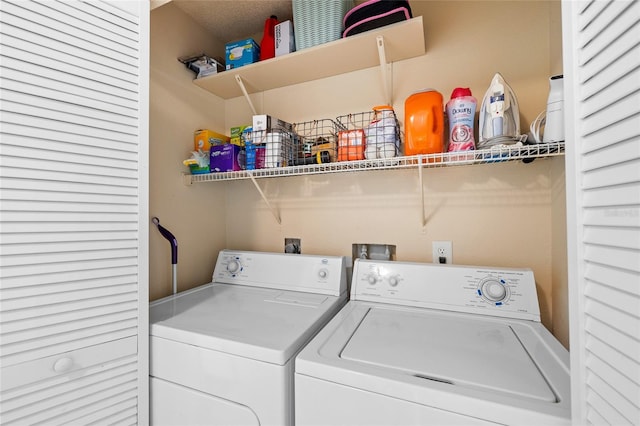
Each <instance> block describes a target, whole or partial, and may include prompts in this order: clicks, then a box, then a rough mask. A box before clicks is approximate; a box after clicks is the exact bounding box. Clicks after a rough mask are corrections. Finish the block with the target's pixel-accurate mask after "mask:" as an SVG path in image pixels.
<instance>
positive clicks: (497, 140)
mask: <svg viewBox="0 0 640 426" xmlns="http://www.w3.org/2000/svg"><path fill="white" fill-rule="evenodd" d="M479 112H480V114H479V115H480V117H479V121H480V129H479V136H480V142H479V143H478V148H485V147H490V146H492V145H496V144H513V143H516V142H518V141H519V140H520V139H521V135H520V109H519V108H518V99H517V98H516V95H515V93H514V92H513V89H512V88H511V86H509V84H507V82H506V81H505V79H504V78H503V77H502V75H500V73H496V75H494V76H493V79H492V80H491V85H490V86H489V89H487V92H486V93H485V95H484V98H483V99H482V105H481V107H480V111H479Z"/></svg>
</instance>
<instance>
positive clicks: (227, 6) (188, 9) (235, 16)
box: [173, 0, 293, 43]
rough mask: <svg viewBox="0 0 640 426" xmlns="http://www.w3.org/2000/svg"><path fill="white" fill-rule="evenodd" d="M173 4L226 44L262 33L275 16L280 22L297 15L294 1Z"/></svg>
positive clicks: (180, 0)
mask: <svg viewBox="0 0 640 426" xmlns="http://www.w3.org/2000/svg"><path fill="white" fill-rule="evenodd" d="M173 4H175V5H176V6H177V7H178V8H180V9H182V11H184V12H185V13H186V14H187V15H189V16H190V17H191V18H193V20H194V21H196V22H197V23H199V24H200V25H201V26H203V27H204V28H206V29H207V30H208V31H209V32H210V33H211V34H212V35H213V36H214V37H215V38H216V39H217V40H220V41H221V42H223V43H227V42H229V41H234V40H238V39H242V38H245V37H250V36H252V35H254V34H256V33H262V31H263V29H264V21H265V20H266V19H267V18H268V17H269V16H271V15H276V16H277V17H278V20H279V21H286V20H288V19H292V17H293V11H292V9H291V0H173ZM256 41H257V42H260V41H259V40H256Z"/></svg>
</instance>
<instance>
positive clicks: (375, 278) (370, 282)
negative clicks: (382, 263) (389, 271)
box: [367, 275, 378, 285]
mask: <svg viewBox="0 0 640 426" xmlns="http://www.w3.org/2000/svg"><path fill="white" fill-rule="evenodd" d="M367 281H369V284H371V285H375V283H377V282H378V278H377V277H376V276H375V275H369V278H367Z"/></svg>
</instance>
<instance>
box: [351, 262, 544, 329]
mask: <svg viewBox="0 0 640 426" xmlns="http://www.w3.org/2000/svg"><path fill="white" fill-rule="evenodd" d="M351 299H352V300H367V301H377V302H383V303H393V304H401V305H406V306H417V307H430V308H436V309H445V310H453V311H458V312H469V313H481V314H486V315H495V316H502V317H512V318H519V319H532V320H536V321H540V308H539V305H538V296H537V291H536V283H535V279H534V276H533V272H532V271H531V270H530V269H524V268H522V269H520V268H518V269H516V268H495V267H482V266H462V265H437V264H433V263H414V262H396V261H373V260H362V259H358V260H356V263H355V265H354V270H353V280H352V284H351Z"/></svg>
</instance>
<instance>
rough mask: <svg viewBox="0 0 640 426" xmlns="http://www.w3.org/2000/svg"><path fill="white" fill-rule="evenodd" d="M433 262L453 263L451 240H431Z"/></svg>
mask: <svg viewBox="0 0 640 426" xmlns="http://www.w3.org/2000/svg"><path fill="white" fill-rule="evenodd" d="M432 244H433V263H442V264H444V263H446V264H447V265H450V264H452V263H453V245H452V243H451V241H433V243H432Z"/></svg>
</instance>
